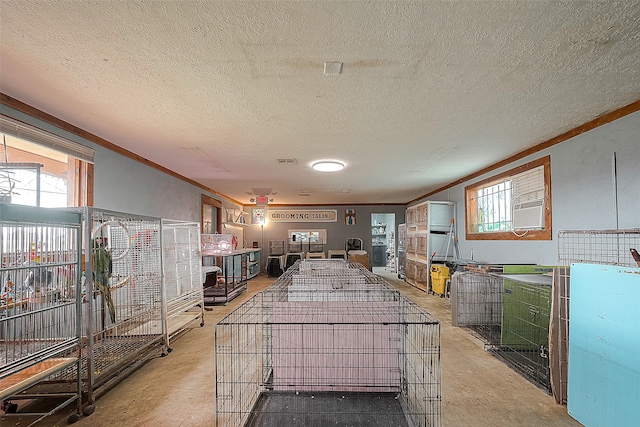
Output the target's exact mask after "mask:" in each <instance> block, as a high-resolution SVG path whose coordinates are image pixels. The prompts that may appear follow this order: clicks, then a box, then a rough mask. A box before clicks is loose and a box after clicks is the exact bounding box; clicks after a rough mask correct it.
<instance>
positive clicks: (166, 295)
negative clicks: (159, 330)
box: [162, 219, 204, 352]
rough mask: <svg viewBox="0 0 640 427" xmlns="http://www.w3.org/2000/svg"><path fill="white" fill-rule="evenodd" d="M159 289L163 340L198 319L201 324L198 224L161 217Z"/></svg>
mask: <svg viewBox="0 0 640 427" xmlns="http://www.w3.org/2000/svg"><path fill="white" fill-rule="evenodd" d="M162 283H163V286H162V291H163V301H164V304H163V314H162V319H163V322H164V325H163V330H164V340H165V347H166V351H167V352H171V346H170V339H171V338H172V337H173V336H175V335H177V334H179V333H180V332H182V331H184V330H185V329H186V328H187V327H188V326H189V325H191V324H193V323H195V322H197V321H198V320H200V326H204V296H203V286H202V283H203V274H202V250H201V245H200V224H198V223H197V222H181V221H172V220H164V219H163V220H162Z"/></svg>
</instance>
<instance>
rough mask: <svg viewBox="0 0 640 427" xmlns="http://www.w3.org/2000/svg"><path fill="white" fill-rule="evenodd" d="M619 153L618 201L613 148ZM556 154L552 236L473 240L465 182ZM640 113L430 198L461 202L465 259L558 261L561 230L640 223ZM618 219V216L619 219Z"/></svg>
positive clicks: (458, 218)
mask: <svg viewBox="0 0 640 427" xmlns="http://www.w3.org/2000/svg"><path fill="white" fill-rule="evenodd" d="M614 152H615V153H616V158H617V176H618V177H617V181H618V184H617V199H618V209H617V214H616V209H615V206H614V199H615V198H614V184H613V173H612V158H613V153H614ZM546 155H550V156H551V193H552V194H551V196H552V223H553V224H552V235H553V240H551V241H512V240H510V241H478V240H473V241H467V240H466V239H465V233H464V225H463V224H464V187H465V186H466V185H468V184H471V183H473V182H477V181H480V180H482V179H484V178H487V177H489V176H492V175H495V174H497V173H499V172H502V171H505V170H509V169H511V168H513V167H515V166H518V165H520V164H523V163H526V162H528V161H531V160H535V159H537V158H540V157H543V156H546ZM639 172H640V112H636V113H634V114H631V115H628V116H625V117H623V118H621V119H619V120H616V121H614V122H612V123H609V124H606V125H604V126H600V127H598V128H596V129H594V130H592V131H589V132H586V133H584V134H582V135H578V136H576V137H574V138H571V139H569V140H567V141H565V142H563V143H561V144H558V145H555V146H553V147H551V148H549V149H547V150H544V151H541V152H538V153H536V154H534V155H532V156H529V157H527V158H524V159H522V160H520V161H518V162H515V163H512V164H510V165H507V166H505V167H503V168H501V169H499V170H496V171H493V172H491V173H489V174H487V175H484V176H481V177H478V178H477V179H474V180H472V181H469V182H465V183H463V184H460V185H457V186H455V187H453V188H451V189H449V190H446V191H444V192H442V193H439V194H437V195H435V196H432V197H429V199H430V200H451V201H454V202H455V203H456V205H457V209H456V222H457V224H458V226H457V234H458V237H459V239H460V250H461V256H462V257H463V258H469V257H470V253H471V249H473V254H474V259H476V260H478V261H483V262H487V263H537V264H545V265H555V264H557V262H558V241H557V235H558V231H560V230H585V229H587V230H589V229H615V228H616V222H617V224H618V228H620V229H629V228H640V174H639ZM616 218H617V219H616Z"/></svg>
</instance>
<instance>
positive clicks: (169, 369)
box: [0, 268, 581, 427]
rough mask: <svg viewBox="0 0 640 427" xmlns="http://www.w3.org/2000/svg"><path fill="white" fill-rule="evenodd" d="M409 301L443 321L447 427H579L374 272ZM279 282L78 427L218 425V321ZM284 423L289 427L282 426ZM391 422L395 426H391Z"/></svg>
mask: <svg viewBox="0 0 640 427" xmlns="http://www.w3.org/2000/svg"><path fill="white" fill-rule="evenodd" d="M375 273H376V274H378V275H380V276H383V277H384V278H385V279H387V281H389V282H390V283H391V284H393V285H394V286H396V287H397V288H398V289H399V290H400V291H402V292H403V293H404V294H405V295H406V296H407V297H408V298H410V299H411V300H413V301H414V302H415V303H417V304H418V305H420V306H421V307H423V308H425V309H426V310H427V311H428V312H429V313H431V314H432V315H434V316H435V317H437V318H438V319H439V320H440V321H441V323H442V325H441V328H442V329H441V364H442V412H443V419H444V426H446V427H448V426H455V427H459V426H477V427H483V426H487V427H489V426H491V427H501V426H505V427H506V426H510V427H511V426H518V427H525V426H532V427H533V426H535V427H540V426H580V425H581V424H580V423H578V422H577V421H575V420H574V419H573V418H571V417H570V416H569V415H568V414H567V408H566V406H562V405H557V404H556V403H555V401H554V399H553V397H552V396H549V395H547V394H546V393H545V392H544V391H542V390H541V389H539V388H538V387H536V386H535V385H533V384H531V383H530V382H529V381H527V380H526V379H524V378H523V377H521V376H520V375H519V374H517V373H516V372H515V371H513V370H511V369H510V368H509V367H508V366H507V365H505V364H503V363H502V362H500V361H499V360H498V359H497V358H495V357H494V356H491V355H490V354H488V353H487V352H485V351H484V349H483V344H482V342H481V341H480V340H479V339H477V338H475V337H474V336H472V335H470V334H469V333H468V332H466V331H465V330H464V329H460V328H456V327H452V326H451V307H450V304H449V302H448V300H446V299H442V298H439V297H437V296H433V295H428V294H426V293H424V292H422V291H420V290H417V289H415V288H413V287H412V286H410V285H407V284H406V283H404V282H403V281H400V280H398V279H397V276H396V274H395V273H393V272H391V271H387V270H386V269H383V268H381V269H375ZM273 281H274V279H272V278H268V277H267V276H266V275H260V276H258V277H256V278H254V279H252V280H250V281H249V289H248V291H247V292H246V293H244V294H242V295H240V296H239V297H238V298H236V299H235V300H234V301H232V302H231V303H229V305H228V306H214V307H212V310H211V311H206V312H205V326H204V327H202V328H200V327H198V326H196V327H195V328H193V329H191V330H189V331H187V332H186V333H184V334H183V335H182V336H180V337H178V338H177V339H175V340H174V341H173V342H172V347H173V352H172V353H170V354H169V355H168V356H167V357H157V358H154V359H152V360H150V361H149V362H148V363H147V364H145V365H144V366H142V368H140V369H139V370H138V371H136V372H134V373H133V374H132V375H131V376H129V377H128V378H126V379H125V380H123V381H122V382H121V383H119V384H118V385H117V386H115V387H114V388H112V389H111V390H109V391H108V392H107V393H105V394H104V395H103V396H101V397H100V398H99V399H98V401H97V402H96V410H95V412H94V413H93V415H91V416H89V417H83V418H82V419H81V420H80V421H78V422H77V423H76V424H74V425H75V426H78V427H85V426H90V427H116V426H152V427H165V426H166V427H178V426H179V427H196V426H197V427H202V426H215V423H216V402H215V388H216V387H215V363H214V346H213V332H214V325H215V324H216V322H217V321H218V320H220V319H221V318H222V317H223V316H224V315H226V314H227V313H229V312H231V311H232V310H234V309H235V308H236V307H238V306H239V305H240V304H242V302H243V301H245V300H247V299H248V298H249V297H251V296H252V295H254V294H255V293H256V292H259V291H261V290H263V289H264V288H266V287H267V286H269V285H270V284H271V283H272V282H273ZM69 414H70V412H69V411H66V410H64V411H62V412H60V413H58V414H55V415H53V416H51V417H49V418H47V419H45V420H44V421H42V422H41V423H40V424H38V426H44V427H51V426H65V425H67V417H68V415H69ZM26 421H27V420H26V419H25V420H17V419H15V418H13V419H10V420H9V419H3V420H2V421H1V422H0V424H1V425H2V426H3V427H5V426H6V427H9V426H25V425H27V424H28V422H26ZM282 427H286V426H282ZM390 427H392V426H390Z"/></svg>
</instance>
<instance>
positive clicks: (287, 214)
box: [267, 209, 338, 222]
mask: <svg viewBox="0 0 640 427" xmlns="http://www.w3.org/2000/svg"><path fill="white" fill-rule="evenodd" d="M267 218H268V220H269V221H270V222H337V221H338V211H337V210H336V209H319V210H308V209H294V210H279V209H271V210H269V212H268V213H267Z"/></svg>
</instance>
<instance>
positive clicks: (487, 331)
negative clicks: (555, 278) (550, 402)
mask: <svg viewBox="0 0 640 427" xmlns="http://www.w3.org/2000/svg"><path fill="white" fill-rule="evenodd" d="M453 289H454V290H453V292H452V305H454V306H455V308H454V309H452V315H453V316H455V318H454V319H453V322H452V323H453V324H454V325H455V326H461V327H465V328H467V329H468V330H469V331H470V332H471V333H472V334H473V335H475V336H477V337H478V338H480V339H481V340H482V341H483V342H484V344H485V349H486V350H487V351H488V352H490V353H491V354H493V355H495V356H496V357H498V358H499V359H501V360H502V361H504V362H505V363H506V364H507V365H508V366H510V367H511V368H512V369H514V370H515V371H517V372H519V373H520V374H521V375H523V376H524V377H525V378H527V379H528V380H529V381H531V382H532V383H534V384H536V385H538V386H539V387H541V388H543V389H545V390H546V391H547V392H550V391H551V383H550V374H549V321H550V315H551V278H550V277H548V276H545V275H542V274H519V275H498V274H493V273H472V272H469V273H458V274H456V275H455V286H453ZM454 293H455V295H454Z"/></svg>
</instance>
